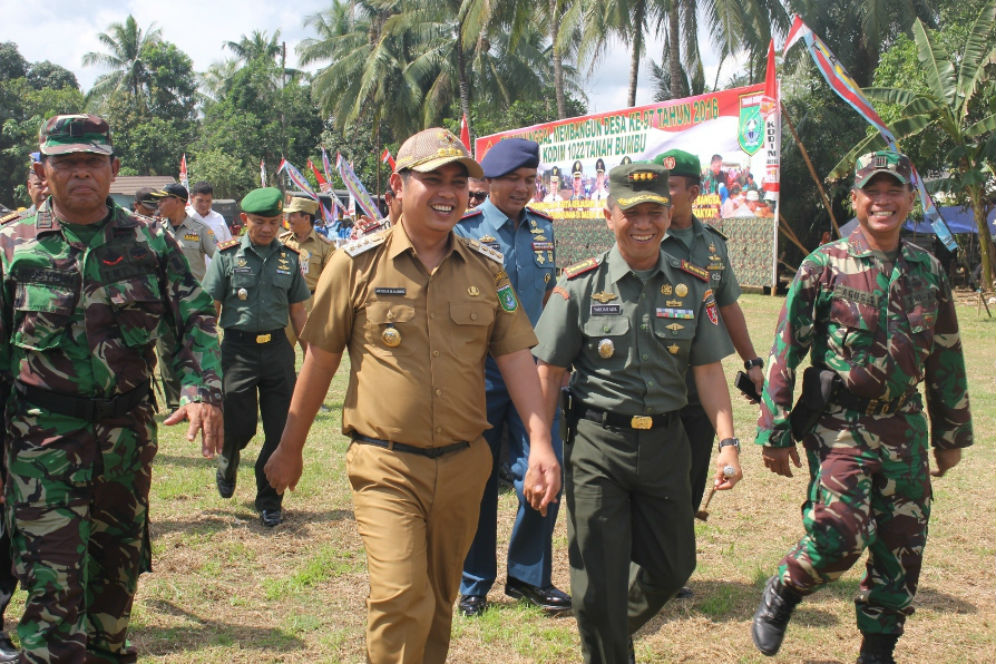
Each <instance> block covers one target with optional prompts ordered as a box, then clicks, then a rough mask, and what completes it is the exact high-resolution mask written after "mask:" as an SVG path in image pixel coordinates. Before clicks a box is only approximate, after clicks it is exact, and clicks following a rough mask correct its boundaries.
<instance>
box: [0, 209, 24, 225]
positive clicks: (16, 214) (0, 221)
mask: <svg viewBox="0 0 996 664" xmlns="http://www.w3.org/2000/svg"><path fill="white" fill-rule="evenodd" d="M21 212H23V210H22V211H21ZM21 212H18V211H17V210H15V211H14V212H11V213H10V214H8V215H6V216H4V217H0V224H6V223H7V222H8V221H14V220H15V219H17V218H18V217H20V216H21Z"/></svg>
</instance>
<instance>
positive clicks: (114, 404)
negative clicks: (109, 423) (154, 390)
mask: <svg viewBox="0 0 996 664" xmlns="http://www.w3.org/2000/svg"><path fill="white" fill-rule="evenodd" d="M14 389H16V390H17V392H18V394H20V395H21V396H22V397H23V398H24V400H25V401H27V402H29V403H31V404H32V405H34V406H38V407H39V408H44V409H45V410H48V411H51V412H53V413H57V414H59V415H68V416H69V417H78V418H80V419H81V420H87V421H89V422H100V421H101V420H107V419H112V418H117V417H123V416H125V415H127V414H128V413H130V412H131V411H133V410H134V409H135V408H136V407H138V406H139V405H140V404H141V403H142V402H143V401H145V400H146V399H147V398H149V395H150V394H151V391H150V390H149V381H148V380H146V381H145V382H143V383H142V384H141V385H139V386H138V387H136V388H135V389H133V390H129V391H127V392H123V393H122V394H118V395H115V396H113V397H111V398H110V399H98V398H90V397H81V396H76V395H72V394H60V393H58V392H52V391H50V390H46V389H42V388H40V387H35V386H33V385H25V384H24V383H22V382H21V381H15V383H14Z"/></svg>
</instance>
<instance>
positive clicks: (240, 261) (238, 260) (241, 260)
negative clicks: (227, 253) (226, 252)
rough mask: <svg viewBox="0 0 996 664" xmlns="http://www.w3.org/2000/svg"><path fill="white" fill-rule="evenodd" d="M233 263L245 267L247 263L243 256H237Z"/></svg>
mask: <svg viewBox="0 0 996 664" xmlns="http://www.w3.org/2000/svg"><path fill="white" fill-rule="evenodd" d="M235 264H236V265H238V266H239V267H245V266H246V265H248V263H247V262H246V259H245V258H244V257H243V256H239V257H238V258H236V259H235Z"/></svg>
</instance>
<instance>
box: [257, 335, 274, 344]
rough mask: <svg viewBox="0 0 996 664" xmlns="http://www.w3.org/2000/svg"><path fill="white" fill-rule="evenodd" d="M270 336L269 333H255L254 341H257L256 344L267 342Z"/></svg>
mask: <svg viewBox="0 0 996 664" xmlns="http://www.w3.org/2000/svg"><path fill="white" fill-rule="evenodd" d="M271 336H272V335H270V334H257V335H256V343H258V344H268V343H270V337H271Z"/></svg>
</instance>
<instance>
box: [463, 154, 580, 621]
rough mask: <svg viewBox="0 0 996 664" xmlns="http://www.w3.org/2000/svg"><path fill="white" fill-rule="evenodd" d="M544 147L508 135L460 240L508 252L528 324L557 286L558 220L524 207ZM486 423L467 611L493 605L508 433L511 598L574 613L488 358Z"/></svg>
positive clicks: (522, 444)
mask: <svg viewBox="0 0 996 664" xmlns="http://www.w3.org/2000/svg"><path fill="white" fill-rule="evenodd" d="M537 166H539V145H538V144H537V143H535V142H534V141H528V140H525V139H522V138H507V139H505V140H503V141H501V142H500V143H498V144H497V145H495V146H494V147H493V148H491V149H490V150H489V151H488V153H487V154H486V155H484V158H483V159H482V160H481V167H482V168H483V169H484V177H485V179H486V180H487V181H488V184H489V186H490V195H489V197H488V199H487V200H486V201H484V203H482V204H481V205H480V206H478V207H477V208H474V209H473V210H471V211H470V212H468V213H467V214H466V215H465V216H464V218H463V219H462V220H461V221H460V223H458V224H457V225H456V228H454V230H455V231H456V233H457V234H458V235H462V236H463V237H468V238H471V239H474V240H478V241H479V242H481V243H482V244H486V245H488V246H490V247H492V248H494V249H497V250H498V251H500V252H501V253H502V256H503V262H504V267H505V271H506V272H507V273H508V278H509V280H510V281H511V283H512V286H513V288H515V292H516V293H517V294H518V296H519V302H520V303H521V304H522V309H523V310H524V311H525V312H526V314H527V315H528V316H529V321H530V322H531V323H532V324H533V325H536V321H538V320H539V317H540V313H541V312H542V311H543V305H545V304H546V300H547V298H548V297H549V295H550V292H551V290H552V289H553V286H554V283H555V282H556V274H555V272H556V265H555V263H554V254H553V220H552V219H551V218H550V217H548V216H547V215H545V214H542V213H540V212H537V211H535V210H531V209H529V208H527V207H526V203H528V202H529V200H530V198H531V197H532V196H533V193H534V192H535V189H536V168H537ZM485 389H486V390H487V402H488V422H489V423H490V424H491V427H492V428H491V429H489V430H487V431H485V432H484V437H485V439H487V441H488V444H489V445H490V446H491V453H492V455H493V458H494V463H493V465H492V469H491V476H490V477H489V478H488V483H487V485H486V486H485V489H484V497H483V498H482V500H481V514H480V517H479V519H478V524H477V534H476V535H475V536H474V542H473V544H472V545H471V547H470V551H469V552H468V554H467V559H466V560H465V561H464V565H463V579H462V581H461V583H460V603H459V608H460V611H461V613H463V614H464V615H466V616H476V615H479V614H481V613H482V612H483V611H484V609H485V608H487V603H488V602H487V595H488V591H489V590H490V589H491V586H492V585H493V584H494V582H495V578H496V577H497V554H496V551H495V549H496V546H497V543H496V540H497V537H496V530H497V522H498V457H499V451H500V448H501V442H502V436H503V433H505V432H507V433H508V446H509V465H510V467H511V471H512V475H513V477H514V485H515V492H516V494H517V495H518V498H519V507H518V513H517V514H516V515H515V525H514V526H513V528H512V536H511V540H510V541H509V545H508V563H507V577H506V583H505V594H506V595H508V596H510V597H514V598H517V599H521V600H524V601H526V602H529V603H531V604H535V605H536V606H539V607H540V608H542V609H543V610H545V611H547V612H548V613H551V614H558V613H563V612H565V611H569V610H570V608H571V598H570V596H569V595H567V593H564V592H562V591H561V590H559V589H558V588H556V587H555V586H554V585H553V583H552V582H551V579H550V568H551V558H552V551H551V549H552V546H551V538H552V534H553V526H554V523H555V522H556V520H557V503H551V504H550V505H549V507H548V508H547V513H546V516H543V515H541V514H540V513H539V512H537V511H536V510H534V509H532V508H531V507H530V506H529V503H528V502H526V500H525V499H524V498H523V493H522V481H523V477H524V475H525V472H526V468H527V461H528V458H529V436H528V435H527V433H526V428H525V426H524V425H523V423H522V420H521V419H519V415H518V413H517V412H516V410H515V407H514V406H513V405H512V400H511V398H510V397H509V394H508V390H507V389H506V387H505V383H504V381H503V380H502V378H501V374H500V373H499V371H498V365H497V364H496V363H495V361H494V360H493V359H492V358H490V357H489V358H488V360H487V366H486V373H485ZM559 432H560V423H559V421H556V420H555V421H554V422H553V429H552V434H551V438H552V440H553V448H554V451H555V452H556V455H557V459H558V461H560V462H563V443H562V441H561V439H560V435H559Z"/></svg>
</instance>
